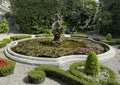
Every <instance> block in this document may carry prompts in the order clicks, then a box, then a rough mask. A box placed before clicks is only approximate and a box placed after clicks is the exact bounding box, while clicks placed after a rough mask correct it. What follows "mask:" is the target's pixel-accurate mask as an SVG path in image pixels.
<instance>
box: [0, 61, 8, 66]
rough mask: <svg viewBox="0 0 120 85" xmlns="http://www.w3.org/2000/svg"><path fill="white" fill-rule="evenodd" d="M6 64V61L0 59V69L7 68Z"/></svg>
mask: <svg viewBox="0 0 120 85" xmlns="http://www.w3.org/2000/svg"><path fill="white" fill-rule="evenodd" d="M7 65H8V62H7V61H6V60H3V59H0V67H1V66H7Z"/></svg>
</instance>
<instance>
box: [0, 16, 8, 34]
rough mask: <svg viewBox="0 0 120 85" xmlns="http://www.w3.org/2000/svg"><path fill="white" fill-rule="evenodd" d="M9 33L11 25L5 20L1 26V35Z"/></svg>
mask: <svg viewBox="0 0 120 85" xmlns="http://www.w3.org/2000/svg"><path fill="white" fill-rule="evenodd" d="M8 31H9V25H8V22H7V20H6V18H3V21H2V23H1V24H0V33H6V32H8Z"/></svg>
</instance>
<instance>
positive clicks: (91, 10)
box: [10, 0, 97, 33]
mask: <svg viewBox="0 0 120 85" xmlns="http://www.w3.org/2000/svg"><path fill="white" fill-rule="evenodd" d="M10 1H11V5H12V10H13V14H15V16H16V19H17V23H18V24H19V26H20V28H21V29H22V30H23V31H24V32H27V33H40V32H45V31H46V29H50V28H51V24H52V22H53V21H54V20H53V15H54V14H56V13H58V14H60V15H61V16H62V18H63V20H64V21H65V23H67V24H66V25H67V27H68V28H71V29H73V28H75V30H77V31H80V30H85V29H88V28H90V27H91V26H92V25H93V24H94V22H95V14H96V6H97V4H96V3H95V0H10Z"/></svg>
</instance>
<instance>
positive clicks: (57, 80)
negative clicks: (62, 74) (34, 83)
mask: <svg viewBox="0 0 120 85" xmlns="http://www.w3.org/2000/svg"><path fill="white" fill-rule="evenodd" d="M49 78H50V79H52V80H54V81H55V82H58V83H59V85H67V84H65V83H64V82H62V81H61V80H59V79H55V78H53V77H49ZM23 82H24V83H25V84H31V83H29V81H28V77H27V76H26V77H25V78H24V79H23ZM43 83H44V82H43Z"/></svg>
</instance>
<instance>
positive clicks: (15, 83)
mask: <svg viewBox="0 0 120 85" xmlns="http://www.w3.org/2000/svg"><path fill="white" fill-rule="evenodd" d="M12 35H14V34H9V35H7V34H0V40H2V39H3V38H9V37H10V36H12ZM90 37H91V36H90ZM113 48H114V49H115V50H116V56H115V57H114V58H112V59H110V60H105V61H102V62H101V63H102V64H103V65H105V66H107V67H109V68H111V69H112V70H113V71H114V72H115V74H116V79H117V81H118V82H120V50H119V49H117V48H116V46H113ZM3 51H4V48H2V49H0V56H1V57H4V58H6V57H5V56H4V54H3ZM70 64H71V63H67V64H66V65H65V66H63V67H61V68H62V69H65V70H68V68H69V66H70ZM35 67H36V66H33V65H28V64H22V63H18V62H17V63H16V67H15V70H14V73H13V74H11V75H9V76H6V77H0V85H34V84H29V83H28V82H27V77H26V76H27V73H28V72H29V71H30V70H32V69H34V68H35ZM35 85H36V84H35ZM37 85H65V84H64V83H62V82H60V81H59V80H56V79H53V78H46V81H45V82H44V83H42V84H37Z"/></svg>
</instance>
